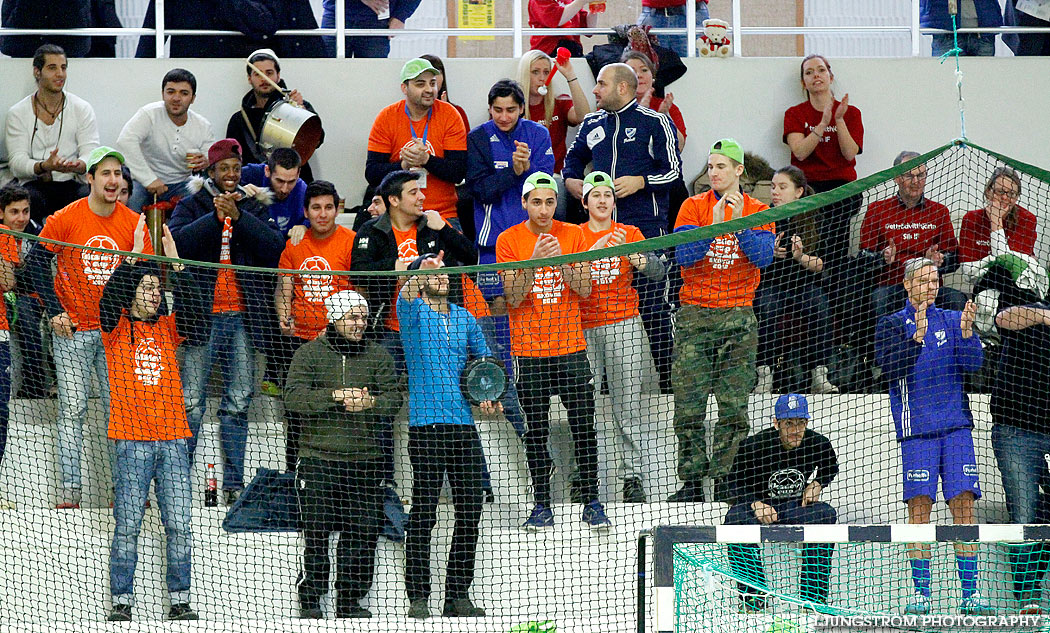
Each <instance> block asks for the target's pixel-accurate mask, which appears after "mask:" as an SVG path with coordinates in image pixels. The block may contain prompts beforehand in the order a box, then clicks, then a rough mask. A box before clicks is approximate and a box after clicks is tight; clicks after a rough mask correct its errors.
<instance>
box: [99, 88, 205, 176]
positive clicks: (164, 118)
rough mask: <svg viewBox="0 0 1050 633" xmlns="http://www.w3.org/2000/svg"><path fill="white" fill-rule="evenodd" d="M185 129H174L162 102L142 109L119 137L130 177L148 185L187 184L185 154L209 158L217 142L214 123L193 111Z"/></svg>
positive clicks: (188, 173)
mask: <svg viewBox="0 0 1050 633" xmlns="http://www.w3.org/2000/svg"><path fill="white" fill-rule="evenodd" d="M188 115H189V116H188V117H187V119H186V123H184V124H183V125H175V123H174V122H172V120H171V117H169V116H168V112H167V111H166V110H165V109H164V102H163V101H155V102H153V103H150V104H148V105H145V106H142V107H141V108H139V111H138V112H136V113H135V115H134V116H132V117H131V118H130V119H128V122H127V123H125V124H124V128H123V129H121V130H120V136H118V137H117V149H119V150H120V151H121V153H122V154H124V159H125V161H126V162H127V165H128V169H130V170H131V176H132V177H133V178H134V179H135V180H136V181H137V182H139V183H141V184H143V185H148V184H150V183H151V182H153V181H154V180H157V179H158V178H159V179H160V181H161V182H163V183H164V184H166V185H170V184H175V183H179V182H182V181H184V180H187V179H188V178H189V177H190V175H191V173H190V170H189V169H188V168H187V167H186V154H187V153H189V152H199V153H201V154H205V155H206V154H207V153H208V148H209V147H211V144H212V143H213V142H214V141H215V135H214V134H213V133H212V131H211V123H209V122H208V119H205V118H204V117H202V116H201V115H199V114H197V113H196V112H194V111H193V110H190V111H189V113H188Z"/></svg>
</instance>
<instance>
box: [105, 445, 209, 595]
mask: <svg viewBox="0 0 1050 633" xmlns="http://www.w3.org/2000/svg"><path fill="white" fill-rule="evenodd" d="M116 453H117V459H116V465H115V467H114V470H113V484H114V487H115V488H116V497H115V498H114V501H113V519H114V520H115V521H116V527H115V528H114V530H113V544H112V546H111V547H110V551H109V588H110V591H111V592H112V594H113V603H114V604H128V605H130V604H132V603H133V598H132V592H133V590H134V586H135V563H137V562H138V539H139V531H140V530H141V529H142V516H143V514H145V512H146V499H147V498H148V497H149V485H150V482H153V481H156V490H157V504H158V505H159V506H160V519H161V521H162V522H163V523H164V532H165V534H166V535H167V561H168V572H167V575H166V579H167V584H168V593H169V594H170V595H171V603H172V604H178V603H180V602H189V601H190V554H191V549H192V547H193V536H192V533H191V531H190V505H191V501H192V495H191V493H190V454H189V449H188V442H187V441H186V440H184V439H183V440H166V441H159V442H135V441H130V440H117V441H116Z"/></svg>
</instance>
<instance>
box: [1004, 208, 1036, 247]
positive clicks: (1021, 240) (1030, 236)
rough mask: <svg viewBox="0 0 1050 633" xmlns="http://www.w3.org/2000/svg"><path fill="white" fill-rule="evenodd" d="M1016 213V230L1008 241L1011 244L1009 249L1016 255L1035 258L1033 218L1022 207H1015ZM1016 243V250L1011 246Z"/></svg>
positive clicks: (1034, 222)
mask: <svg viewBox="0 0 1050 633" xmlns="http://www.w3.org/2000/svg"><path fill="white" fill-rule="evenodd" d="M1017 213H1018V214H1019V215H1020V217H1019V218H1018V220H1017V228H1016V229H1014V239H1013V240H1009V241H1010V242H1011V248H1012V249H1013V250H1015V251H1017V252H1018V253H1024V254H1025V255H1031V256H1033V257H1034V256H1035V238H1036V228H1035V224H1036V221H1035V216H1034V215H1032V214H1031V213H1029V212H1028V210H1027V209H1025V208H1024V207H1020V206H1019V207H1017ZM1014 243H1016V248H1015V247H1014V246H1013V244H1014Z"/></svg>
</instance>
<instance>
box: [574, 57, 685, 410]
mask: <svg viewBox="0 0 1050 633" xmlns="http://www.w3.org/2000/svg"><path fill="white" fill-rule="evenodd" d="M637 87H638V78H637V77H636V76H635V74H634V70H632V69H631V67H630V66H628V65H627V64H609V65H607V66H604V67H603V68H602V69H601V71H599V72H598V79H597V85H596V86H595V88H594V96H595V98H596V99H597V105H598V110H597V112H592V113H591V114H588V115H587V116H586V117H584V119H583V121H582V122H581V123H580V127H579V131H578V132H577V134H576V140H574V141H573V142H572V147H570V148H569V151H568V153H567V154H566V155H565V169H564V170H563V171H562V175H563V176H565V188H566V189H568V190H569V192H570V193H571V194H572V195H574V196H576V198H582V197H583V176H584V170H585V169H586V168H587V164H588V163H593V165H594V171H603V172H605V173H607V174H609V175H610V176H612V179H613V192H614V194H615V195H616V216H615V217H613V221H615V222H620V223H622V224H629V225H631V226H636V227H638V230H640V231H641V232H642V235H643V236H644V237H646V238H650V237H658V236H660V235H664V234H666V233H667V230H668V221H667V218H668V208H669V205H670V202H669V193H670V191H671V188H672V186H673V185H674V183H675V182H676V181H677V180H678V178H679V177H681V174H682V159H681V157H680V156H679V154H678V132H677V131H676V130H675V127H674V123H672V122H671V119H670V118H668V117H667V115H664V114H660V113H659V112H655V111H653V110H650V109H649V108H644V107H642V106H640V105H638V102H637V101H636V100H635V90H636V89H637ZM657 255H658V256H660V257H661V258H663V257H665V255H663V254H662V253H657ZM666 286H667V284H666V281H665V280H662V279H661V280H653V279H649V278H647V277H645V276H644V275H637V276H636V277H635V278H634V287H635V290H637V291H638V309H639V312H640V313H641V316H642V324H643V325H645V330H646V334H648V336H649V344H650V346H651V348H652V352H653V360H655V361H656V369H657V371H658V372H659V374H660V385H661V387H662V389H663V390H665V391H666V392H670V388H671V349H672V337H671V318H670V315H671V307H670V306H669V305H668V304H667V300H666V299H665V298H664V295H665V289H666Z"/></svg>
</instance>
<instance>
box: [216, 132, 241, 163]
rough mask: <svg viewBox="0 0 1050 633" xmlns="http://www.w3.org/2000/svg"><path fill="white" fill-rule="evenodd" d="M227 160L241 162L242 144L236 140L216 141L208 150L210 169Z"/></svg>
mask: <svg viewBox="0 0 1050 633" xmlns="http://www.w3.org/2000/svg"><path fill="white" fill-rule="evenodd" d="M227 158H236V159H237V160H241V144H240V143H238V142H237V140H236V139H232V138H224V139H222V140H221V141H215V142H214V143H212V145H211V147H209V148H208V167H211V166H212V165H214V164H215V163H217V162H219V161H220V160H226V159H227Z"/></svg>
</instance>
